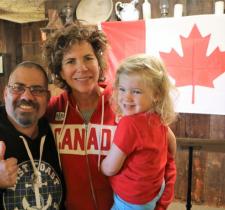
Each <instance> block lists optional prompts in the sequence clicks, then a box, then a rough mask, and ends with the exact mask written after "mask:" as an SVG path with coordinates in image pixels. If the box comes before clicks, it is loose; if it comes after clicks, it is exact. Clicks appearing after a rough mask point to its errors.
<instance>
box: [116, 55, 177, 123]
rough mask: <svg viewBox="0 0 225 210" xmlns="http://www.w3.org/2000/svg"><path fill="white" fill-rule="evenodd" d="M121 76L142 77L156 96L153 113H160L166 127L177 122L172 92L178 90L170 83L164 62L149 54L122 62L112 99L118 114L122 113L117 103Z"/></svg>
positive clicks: (135, 56) (134, 56) (117, 72)
mask: <svg viewBox="0 0 225 210" xmlns="http://www.w3.org/2000/svg"><path fill="white" fill-rule="evenodd" d="M121 75H135V76H136V75H138V76H140V78H141V79H142V81H143V83H144V84H145V85H146V87H147V88H149V89H150V90H151V91H152V93H153V95H154V96H155V100H154V101H153V102H154V103H153V107H152V109H151V111H153V112H156V113H158V114H159V115H160V117H161V120H162V122H163V123H164V124H166V125H168V124H170V123H172V122H173V121H174V120H175V118H176V113H175V111H174V105H173V100H172V98H171V91H172V90H176V88H175V86H174V85H173V84H172V83H171V82H170V80H169V77H168V74H167V71H166V68H165V66H164V64H163V62H162V60H160V59H159V58H156V57H153V56H150V55H147V54H137V55H133V56H131V57H128V58H126V59H125V60H123V61H122V63H121V64H120V65H119V67H118V69H117V71H116V77H115V83H114V94H113V97H112V101H113V104H114V108H115V111H116V112H118V113H120V109H119V107H118V105H117V103H115V102H117V89H118V85H119V79H120V76H121Z"/></svg>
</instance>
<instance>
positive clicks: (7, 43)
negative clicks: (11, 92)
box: [0, 20, 46, 101]
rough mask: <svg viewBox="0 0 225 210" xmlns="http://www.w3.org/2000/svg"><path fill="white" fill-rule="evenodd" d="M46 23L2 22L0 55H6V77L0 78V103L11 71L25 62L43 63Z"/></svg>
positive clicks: (0, 23) (0, 28)
mask: <svg viewBox="0 0 225 210" xmlns="http://www.w3.org/2000/svg"><path fill="white" fill-rule="evenodd" d="M45 25H46V21H40V22H34V23H26V24H19V23H13V22H10V21H6V20H0V53H3V54H6V63H5V65H4V72H5V73H4V75H3V76H0V101H2V93H3V92H2V90H3V88H4V86H5V84H6V82H7V78H8V76H9V74H10V72H11V70H12V69H13V68H14V67H15V66H16V64H18V63H20V62H21V61H23V60H32V61H36V62H39V63H42V59H41V32H40V28H42V27H44V26H45Z"/></svg>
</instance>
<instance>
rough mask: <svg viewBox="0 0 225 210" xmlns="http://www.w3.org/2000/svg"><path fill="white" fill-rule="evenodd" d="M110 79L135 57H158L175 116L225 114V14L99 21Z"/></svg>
mask: <svg viewBox="0 0 225 210" xmlns="http://www.w3.org/2000/svg"><path fill="white" fill-rule="evenodd" d="M101 27H102V30H103V31H104V32H105V33H106V35H107V37H108V39H109V43H110V46H111V50H110V53H109V64H110V74H109V75H108V76H109V77H110V79H112V80H113V77H114V74H115V70H116V67H117V65H118V64H119V62H120V61H121V60H122V59H123V58H125V57H127V56H130V55H133V54H136V53H147V54H151V55H154V56H157V57H161V59H162V60H163V61H164V63H165V65H166V67H167V70H168V72H169V74H170V76H171V79H172V81H173V82H174V83H175V85H176V86H177V88H178V90H179V97H178V99H176V101H175V105H176V110H177V112H183V113H198V114H218V115H225V15H199V16H186V17H179V18H160V19H150V20H147V21H144V20H139V21H125V22H118V21H117V22H104V23H102V25H101Z"/></svg>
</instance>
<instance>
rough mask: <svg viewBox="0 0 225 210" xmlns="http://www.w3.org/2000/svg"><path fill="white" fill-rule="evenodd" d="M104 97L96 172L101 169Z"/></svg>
mask: <svg viewBox="0 0 225 210" xmlns="http://www.w3.org/2000/svg"><path fill="white" fill-rule="evenodd" d="M104 108H105V107H104V95H103V96H102V114H101V124H100V133H99V149H98V171H100V168H101V165H100V164H101V154H102V127H103V123H104Z"/></svg>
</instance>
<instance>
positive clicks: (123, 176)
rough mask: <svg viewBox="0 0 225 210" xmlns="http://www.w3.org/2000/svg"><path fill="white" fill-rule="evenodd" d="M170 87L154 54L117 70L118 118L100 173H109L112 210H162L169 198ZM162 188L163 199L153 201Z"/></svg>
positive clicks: (172, 147)
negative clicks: (167, 178)
mask: <svg viewBox="0 0 225 210" xmlns="http://www.w3.org/2000/svg"><path fill="white" fill-rule="evenodd" d="M172 89H175V87H174V86H173V85H172V84H171V83H170V81H169V78H168V75H167V72H166V70H165V67H164V66H163V63H162V61H161V60H159V59H157V58H155V57H152V56H149V55H145V54H143V55H134V56H132V57H129V58H127V59H125V60H124V61H123V62H122V63H121V65H120V66H119V68H118V70H117V73H116V78H115V91H114V97H113V99H114V100H113V102H115V105H116V106H115V109H116V112H117V113H118V114H119V115H120V116H122V118H121V119H120V121H119V123H118V127H117V129H116V132H115V136H114V141H113V144H112V147H111V150H110V152H109V154H108V156H107V157H106V158H105V159H104V160H103V162H102V164H101V169H102V172H103V173H104V174H105V175H107V176H111V177H110V181H111V185H112V188H113V190H114V205H113V207H112V210H116V209H118V210H120V209H125V210H128V209H135V210H136V209H140V210H142V209H146V210H153V209H157V210H159V209H160V210H161V209H166V208H167V206H168V205H169V203H170V202H171V201H172V199H173V192H174V191H173V189H172V188H174V184H175V177H176V175H175V174H174V175H173V182H172V184H171V182H170V184H169V185H168V186H167V180H164V177H166V176H165V174H166V173H167V172H166V167H167V162H168V157H169V155H170V154H172V155H173V156H174V155H175V152H176V151H175V150H176V139H175V136H174V135H173V133H172V131H171V130H170V129H169V128H168V125H169V124H170V123H171V122H173V121H174V119H175V117H176V114H175V112H174V109H173V103H172V99H171V96H170V93H171V90H172ZM168 147H169V152H168ZM169 153H170V154H169ZM170 157H171V156H170ZM165 182H166V186H165ZM164 188H165V191H166V193H165V195H164V200H167V204H166V205H164V206H163V207H162V206H161V205H160V202H158V203H159V205H158V203H157V201H158V200H159V199H160V197H161V196H162V194H163V193H164V192H165V191H164ZM166 188H170V189H167V190H166ZM165 197H167V198H165ZM168 201H169V202H168Z"/></svg>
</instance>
